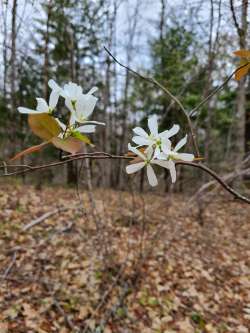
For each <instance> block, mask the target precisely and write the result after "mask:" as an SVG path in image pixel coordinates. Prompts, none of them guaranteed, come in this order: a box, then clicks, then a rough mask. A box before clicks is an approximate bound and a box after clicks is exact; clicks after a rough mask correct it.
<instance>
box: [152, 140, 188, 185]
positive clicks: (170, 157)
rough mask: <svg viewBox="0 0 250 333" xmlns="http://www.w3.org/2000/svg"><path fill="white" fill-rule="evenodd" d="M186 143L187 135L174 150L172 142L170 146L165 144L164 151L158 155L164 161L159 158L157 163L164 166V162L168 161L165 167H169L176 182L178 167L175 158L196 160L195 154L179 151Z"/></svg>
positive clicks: (173, 180) (173, 181)
mask: <svg viewBox="0 0 250 333" xmlns="http://www.w3.org/2000/svg"><path fill="white" fill-rule="evenodd" d="M186 143H187V135H186V136H185V137H184V138H182V139H181V140H180V141H179V142H178V143H177V145H176V146H175V148H174V149H173V150H171V143H170V145H168V146H167V145H166V146H164V147H163V153H160V154H159V156H158V158H159V159H160V160H162V161H160V160H159V161H158V162H157V163H156V164H158V165H160V166H163V165H162V162H167V164H166V163H164V165H166V166H165V167H166V168H168V169H169V171H170V175H171V179H172V183H175V181H176V169H175V163H174V160H182V161H187V162H191V161H193V160H194V155H193V154H187V153H178V150H180V149H181V148H182V147H183V146H184V145H185V144H186Z"/></svg>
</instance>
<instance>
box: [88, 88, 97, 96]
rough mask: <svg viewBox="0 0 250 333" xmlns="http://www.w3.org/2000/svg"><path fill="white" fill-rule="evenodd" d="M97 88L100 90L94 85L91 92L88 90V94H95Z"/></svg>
mask: <svg viewBox="0 0 250 333" xmlns="http://www.w3.org/2000/svg"><path fill="white" fill-rule="evenodd" d="M97 90H98V88H97V87H93V88H91V89H90V91H89V92H87V95H92V94H94V93H95V92H96V91H97Z"/></svg>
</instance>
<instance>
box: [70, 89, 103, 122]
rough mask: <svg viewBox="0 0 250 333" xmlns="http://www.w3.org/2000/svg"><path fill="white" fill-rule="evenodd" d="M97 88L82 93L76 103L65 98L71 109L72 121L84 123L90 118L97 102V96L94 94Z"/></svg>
mask: <svg viewBox="0 0 250 333" xmlns="http://www.w3.org/2000/svg"><path fill="white" fill-rule="evenodd" d="M96 89H97V88H96ZM96 89H94V88H93V89H92V90H90V92H89V93H87V94H82V95H80V96H79V97H78V99H77V100H76V102H75V103H74V102H72V101H69V100H68V99H65V104H66V106H67V107H68V108H69V109H70V111H71V118H72V119H71V122H73V123H74V122H78V123H84V122H86V121H87V120H88V118H89V116H90V115H91V114H92V112H93V111H94V108H95V105H96V102H97V98H96V97H95V96H93V95H92V92H94V91H96ZM69 103H71V104H69Z"/></svg>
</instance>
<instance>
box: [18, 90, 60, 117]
mask: <svg viewBox="0 0 250 333" xmlns="http://www.w3.org/2000/svg"><path fill="white" fill-rule="evenodd" d="M58 98H59V95H58V94H56V93H55V92H53V91H52V92H51V94H50V97H49V104H48V103H47V102H46V101H45V99H43V98H36V100H37V106H36V110H32V109H29V108H25V107H22V106H19V107H18V108H17V109H18V111H19V112H20V113H27V114H39V113H48V114H52V113H53V111H54V109H55V107H56V105H57V102H58Z"/></svg>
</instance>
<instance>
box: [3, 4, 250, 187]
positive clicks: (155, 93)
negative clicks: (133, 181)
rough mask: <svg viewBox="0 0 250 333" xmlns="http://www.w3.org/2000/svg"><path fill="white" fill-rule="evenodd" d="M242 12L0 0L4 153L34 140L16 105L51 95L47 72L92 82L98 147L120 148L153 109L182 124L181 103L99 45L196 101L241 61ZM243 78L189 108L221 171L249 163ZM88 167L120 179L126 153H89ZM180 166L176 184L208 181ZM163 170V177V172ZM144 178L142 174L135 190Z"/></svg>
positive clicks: (50, 152) (237, 8)
mask: <svg viewBox="0 0 250 333" xmlns="http://www.w3.org/2000/svg"><path fill="white" fill-rule="evenodd" d="M248 14H249V8H248V3H247V1H244V0H243V1H235V2H232V1H229V0H226V1H223V0H220V1H213V0H211V1H187V0H186V1H174V2H172V1H166V0H159V1H149V0H144V1H141V0H133V1H128V0H127V1H125V0H124V1H123V0H105V1H103V0H96V1H87V0H86V1H85V0H83V1H74V0H71V1H66V0H65V1H63V0H51V1H29V0H27V1H23V0H22V1H18V0H13V1H5V0H3V1H2V2H1V63H0V64H1V85H0V89H1V90H0V114H1V116H0V122H1V123H0V144H1V158H2V159H6V157H7V158H8V157H11V156H13V155H14V154H15V153H17V152H19V151H21V150H23V149H25V148H27V147H29V146H31V145H33V144H36V143H39V142H40V141H39V140H38V139H36V138H35V136H34V135H33V134H32V133H31V131H30V130H29V128H28V125H27V118H26V116H25V115H20V114H19V113H18V112H17V107H18V106H28V107H30V108H34V107H35V104H36V101H35V97H44V98H48V96H49V88H48V85H47V82H48V80H49V79H51V78H52V79H55V80H56V81H57V82H58V83H59V84H64V83H66V82H68V81H73V82H76V83H78V84H80V85H81V86H82V87H83V90H84V91H85V92H87V91H88V90H89V89H90V88H91V87H92V86H98V88H99V91H98V98H99V101H98V104H97V108H96V110H95V118H96V119H97V120H100V121H103V120H105V122H106V123H107V125H106V127H105V128H99V129H98V131H97V133H96V134H95V136H94V138H93V141H94V144H95V146H96V147H95V150H98V151H106V152H110V153H112V154H123V153H126V152H127V143H128V141H129V140H130V139H131V136H132V134H129V133H132V132H131V129H132V127H134V126H135V125H142V126H143V127H144V128H146V118H147V117H148V116H149V115H151V114H157V115H158V116H159V120H160V128H161V129H166V128H169V127H171V125H172V124H173V123H179V124H180V125H181V127H182V128H183V132H184V133H185V132H187V128H186V124H185V119H183V114H182V113H181V112H180V110H179V108H178V105H176V104H175V103H174V102H173V101H171V99H169V98H168V97H167V96H166V95H165V94H164V93H163V92H161V91H159V89H157V88H156V87H154V86H153V85H151V84H150V83H148V82H145V81H142V80H140V79H138V78H135V77H134V76H133V75H131V74H130V73H129V71H128V70H126V69H124V68H121V67H120V66H119V65H118V64H117V63H116V62H114V61H113V60H112V58H111V57H110V56H109V55H108V54H107V52H106V51H105V50H104V46H106V47H107V48H108V49H109V50H110V51H111V52H112V54H113V55H114V56H115V57H116V58H117V59H118V60H120V61H121V62H122V63H124V64H125V65H128V66H130V67H132V68H133V69H136V70H137V71H138V72H139V73H141V74H144V75H147V76H151V77H153V78H155V79H156V80H158V81H159V82H160V83H161V84H162V85H163V86H166V87H167V88H168V89H169V90H170V91H171V92H172V94H173V95H175V96H177V97H178V98H179V99H180V101H181V102H182V103H183V105H184V106H185V108H186V109H187V110H192V109H193V108H194V107H195V106H196V105H197V104H198V103H199V102H200V101H201V100H202V99H204V98H205V97H206V96H208V95H209V93H210V92H211V91H212V90H213V89H215V88H216V87H218V86H219V85H220V84H221V83H222V82H223V80H225V79H226V77H227V76H228V75H229V74H231V73H232V71H233V70H234V69H235V68H236V66H239V58H237V57H236V56H234V55H233V51H235V50H238V49H247V47H248V46H249V45H248V44H249V43H248V41H249V29H248V21H247V20H248ZM249 82H250V81H249V77H245V78H243V79H242V80H241V81H240V82H237V81H235V80H233V79H232V80H231V81H229V83H228V84H226V85H225V87H224V89H222V90H221V91H220V92H219V93H218V94H216V95H215V96H214V97H213V98H211V99H209V101H208V102H207V103H206V104H204V105H203V107H202V108H200V109H199V110H198V111H197V112H195V113H194V114H193V116H192V121H193V123H194V124H195V132H196V135H197V140H198V144H199V147H200V151H201V156H202V157H204V158H205V161H206V164H207V165H208V166H210V167H211V168H213V169H214V170H216V171H217V172H220V173H222V174H227V173H229V172H230V171H231V172H232V171H233V170H234V169H235V167H236V166H237V168H238V169H239V168H241V167H245V164H244V165H243V166H242V165H241V163H242V161H243V160H244V158H245V157H246V156H247V153H248V152H249V141H250V120H249V119H250V94H249V85H250V83H249ZM88 149H90V150H91V148H88ZM53 159H58V151H57V150H56V149H54V148H46V149H45V150H44V151H43V152H42V153H39V154H36V153H34V154H33V155H31V156H30V157H25V158H23V160H22V163H24V162H25V163H26V162H28V163H30V162H32V163H35V162H36V163H39V162H41V161H43V162H44V161H51V160H53ZM103 165H105V167H103ZM77 169H79V165H77V163H76V162H74V164H72V163H69V164H68V165H67V166H65V169H64V171H63V170H62V169H61V171H60V175H58V173H57V172H56V171H55V170H52V169H51V170H48V171H47V172H45V173H43V175H42V179H43V183H44V182H46V181H47V182H54V183H58V182H60V183H61V182H67V183H75V181H76V177H77ZM90 171H91V175H92V182H93V184H94V185H97V186H106V187H110V186H111V187H113V188H119V189H122V188H125V187H126V184H127V180H126V175H125V173H124V162H121V161H117V162H116V161H112V163H110V161H105V162H104V161H101V162H99V161H95V162H94V161H91V162H90ZM179 173H180V176H181V179H182V180H181V181H180V182H179V183H178V184H177V185H176V186H175V190H176V191H177V190H182V189H183V184H187V183H190V181H191V182H192V183H194V182H195V183H197V185H199V182H200V180H201V181H204V180H206V177H204V176H202V177H201V175H200V174H199V172H197V171H196V170H195V171H190V170H189V171H187V170H185V171H184V170H182V169H180V168H179ZM161 177H162V179H167V173H166V174H164V173H162V175H161ZM38 178H39V177H38V175H36V181H38ZM139 178H140V179H139ZM143 178H144V176H143V175H142V176H141V177H139V176H138V186H139V184H140V188H141V189H142V188H143V187H144V179H143ZM26 181H27V180H26ZM168 183H169V182H168V181H167V182H165V181H163V182H162V184H163V185H162V190H167V189H168V187H169V186H168Z"/></svg>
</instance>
